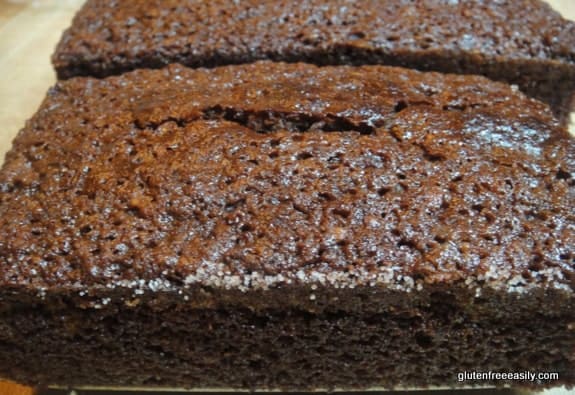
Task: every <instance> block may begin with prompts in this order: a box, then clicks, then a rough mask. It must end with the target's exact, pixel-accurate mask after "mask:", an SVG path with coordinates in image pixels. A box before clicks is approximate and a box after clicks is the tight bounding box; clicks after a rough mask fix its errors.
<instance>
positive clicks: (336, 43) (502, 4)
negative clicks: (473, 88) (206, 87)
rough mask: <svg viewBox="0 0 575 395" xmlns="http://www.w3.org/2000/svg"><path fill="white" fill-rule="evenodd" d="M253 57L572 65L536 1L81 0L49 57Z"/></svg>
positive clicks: (132, 62)
mask: <svg viewBox="0 0 575 395" xmlns="http://www.w3.org/2000/svg"><path fill="white" fill-rule="evenodd" d="M258 59H273V60H282V61H308V62H312V63H319V64H358V63H359V64H367V63H383V64H390V65H396V66H400V65H405V64H407V65H411V66H413V65H417V68H420V69H437V67H439V66H435V67H434V66H433V65H432V64H433V62H439V63H440V64H442V65H443V66H442V67H443V68H442V70H441V71H444V70H443V69H449V70H452V71H454V72H455V71H456V69H458V68H462V69H466V66H465V65H466V64H468V63H469V64H475V63H477V64H482V65H483V66H482V67H484V68H486V70H487V69H488V68H489V67H490V65H492V63H493V62H500V61H501V60H505V61H507V62H510V61H512V60H523V61H552V62H559V63H561V64H563V65H570V67H573V66H574V61H575V24H574V23H573V22H570V21H567V20H565V19H563V18H562V17H561V16H560V15H559V14H558V13H557V12H555V11H554V10H552V9H551V7H550V6H549V5H547V4H546V3H544V2H542V1H539V0H514V1H500V0H465V1H458V0H420V1H413V0H391V1H385V2H382V1H380V0H358V1H350V0H329V1H326V0H279V1H276V0H264V1H261V0H242V1H228V0H212V1H201V0H184V1H182V0H161V1H160V0H152V1H150V0H122V1H118V0H88V1H87V3H86V5H85V6H84V7H83V8H82V10H81V11H80V12H79V13H78V15H77V16H76V18H75V19H74V23H73V25H72V27H71V28H70V29H69V30H68V31H67V32H66V33H65V35H64V36H63V38H62V41H61V42H60V44H59V46H58V48H57V51H56V53H55V55H54V58H53V60H54V64H55V66H56V69H57V70H58V72H59V75H60V76H61V77H64V78H67V77H70V76H72V75H96V76H105V75H110V74H118V73H120V72H123V71H126V70H131V69H135V68H138V67H160V66H163V65H165V64H168V63H175V62H178V63H181V64H185V65H188V66H214V65H222V64H231V63H245V62H250V61H254V60H258ZM433 59H435V60H433ZM437 59H442V60H441V61H439V60H437ZM476 71H477V70H476ZM501 72H502V73H505V70H501ZM476 73H478V72H476ZM478 74H479V73H478ZM571 74H573V73H571Z"/></svg>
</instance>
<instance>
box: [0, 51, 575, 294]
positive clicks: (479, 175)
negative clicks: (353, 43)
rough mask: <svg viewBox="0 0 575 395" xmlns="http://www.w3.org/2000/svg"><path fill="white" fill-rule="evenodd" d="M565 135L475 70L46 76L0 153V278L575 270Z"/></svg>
mask: <svg viewBox="0 0 575 395" xmlns="http://www.w3.org/2000/svg"><path fill="white" fill-rule="evenodd" d="M574 175H575V144H574V142H573V138H572V137H570V136H569V135H568V133H567V132H566V131H565V130H564V129H563V128H561V127H559V126H558V124H557V123H556V121H554V120H553V118H552V115H551V113H550V112H549V110H548V108H547V107H546V106H545V105H543V104H541V103H539V102H537V101H535V100H532V99H529V98H527V97H526V96H524V95H523V94H521V93H519V92H518V91H516V90H514V89H513V88H511V87H509V86H508V85H505V84H500V83H494V82H491V81H489V80H487V79H485V78H483V77H475V76H456V75H443V74H436V73H420V72H416V71H410V70H405V69H399V68H390V67H384V66H363V67H351V66H341V67H321V68H320V67H316V66H312V65H309V64H284V63H268V62H260V63H255V64H249V65H242V66H226V67H221V68H214V69H196V70H193V69H187V68H185V67H183V66H179V65H172V66H170V67H168V68H165V69H162V70H138V71H135V72H132V73H127V74H124V75H123V76H120V77H110V78H107V79H103V80H98V79H92V78H74V79H70V80H67V81H63V82H59V83H58V84H57V85H56V86H55V87H54V88H53V89H52V90H51V91H50V93H49V95H48V97H47V98H46V100H45V101H44V103H43V105H42V107H41V109H40V110H39V112H38V113H37V114H36V115H35V116H34V117H33V118H32V119H31V120H30V121H29V122H28V123H27V125H26V127H25V128H24V129H23V130H22V131H21V132H20V134H19V135H18V136H17V138H16V140H15V142H14V146H13V148H12V150H11V151H10V152H9V153H8V154H7V157H6V162H5V164H4V166H3V168H2V171H1V172H0V284H2V285H3V286H10V287H22V286H24V287H32V288H34V287H37V288H41V287H56V288H81V287H95V286H108V287H115V286H123V287H140V286H144V287H149V288H151V289H159V288H160V289H166V288H170V287H171V286H174V284H179V285H180V286H181V285H182V284H184V285H186V286H194V285H198V284H199V285H205V286H212V287H225V288H233V289H241V290H247V289H253V288H259V289H261V288H267V287H275V286H283V285H286V284H299V283H304V284H310V283H317V284H324V285H326V286H333V287H355V286H360V285H371V286H383V287H390V288H395V289H404V290H410V289H413V288H417V287H421V286H423V285H424V284H452V283H455V282H456V283H458V284H463V283H465V284H468V285H469V286H470V287H478V288H481V287H484V286H491V287H496V288H497V287H498V288H501V287H503V288H504V289H509V290H514V291H522V290H525V289H527V288H529V287H533V286H535V287H540V288H541V287H553V288H559V289H563V290H566V291H567V292H572V290H573V288H574V282H575V268H574V260H575V214H574V212H573V206H574V203H575V200H574V197H575V179H574Z"/></svg>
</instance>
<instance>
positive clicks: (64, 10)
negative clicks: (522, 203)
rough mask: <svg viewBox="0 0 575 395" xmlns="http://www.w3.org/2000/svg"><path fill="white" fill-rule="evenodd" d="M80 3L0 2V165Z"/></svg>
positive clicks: (571, 6)
mask: <svg viewBox="0 0 575 395" xmlns="http://www.w3.org/2000/svg"><path fill="white" fill-rule="evenodd" d="M82 3H83V0H0V81H1V82H0V162H1V161H2V160H3V157H4V153H5V152H6V151H7V150H8V149H9V147H10V142H11V141H12V139H13V138H14V136H15V135H16V133H17V132H18V130H19V129H21V128H22V127H23V125H24V123H25V121H26V119H28V118H30V117H31V116H32V114H33V113H34V112H35V111H36V109H37V108H38V106H39V104H40V102H41V100H42V99H43V97H44V95H45V93H46V90H47V89H48V88H49V87H50V86H51V85H52V84H53V83H54V81H55V77H54V73H53V71H52V68H51V65H50V55H51V54H52V51H53V50H54V46H55V45H56V43H57V41H58V39H59V38H60V35H61V32H62V30H63V29H64V28H65V27H66V26H68V25H69V23H70V20H71V18H72V16H73V15H74V12H75V10H77V9H78V7H79V6H80V5H81V4H82ZM549 3H551V4H552V5H553V6H554V7H555V8H556V9H557V10H559V11H560V12H561V13H562V14H563V15H564V16H565V17H567V18H569V19H573V20H575V0H550V1H549ZM5 357H6V356H4V355H3V356H0V358H5ZM425 393H426V392H425V391H424V392H419V393H418V394H421V395H423V394H425ZM473 393H474V394H477V393H476V392H473ZM485 393H489V394H494V393H499V394H502V393H503V394H510V393H512V392H510V391H502V392H499V391H495V392H494V391H486V392H485ZM569 393H571V394H574V393H575V390H574V391H567V390H562V389H556V390H552V391H546V392H545V393H544V394H546V395H567V394H569ZM0 394H2V395H16V394H30V390H26V389H25V388H23V387H15V386H11V385H8V384H6V383H1V382H0Z"/></svg>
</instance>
